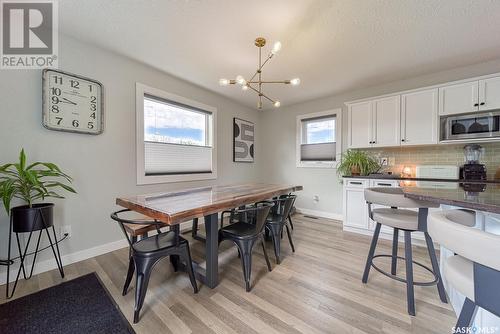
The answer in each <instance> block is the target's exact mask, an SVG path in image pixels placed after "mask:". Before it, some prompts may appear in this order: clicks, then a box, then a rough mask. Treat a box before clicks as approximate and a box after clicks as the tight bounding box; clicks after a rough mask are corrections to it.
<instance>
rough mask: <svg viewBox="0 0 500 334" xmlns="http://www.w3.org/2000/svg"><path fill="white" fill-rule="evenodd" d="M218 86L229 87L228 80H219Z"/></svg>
mask: <svg viewBox="0 0 500 334" xmlns="http://www.w3.org/2000/svg"><path fill="white" fill-rule="evenodd" d="M219 85H221V86H227V85H229V80H228V79H220V80H219Z"/></svg>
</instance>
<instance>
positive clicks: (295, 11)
mask: <svg viewBox="0 0 500 334" xmlns="http://www.w3.org/2000/svg"><path fill="white" fill-rule="evenodd" d="M59 20H60V28H59V29H60V32H62V33H64V34H66V35H69V36H73V37H75V38H78V39H80V40H83V41H87V42H90V43H93V44H96V45H98V46H100V47H103V48H105V49H109V50H112V51H114V52H117V53H120V54H123V55H125V56H128V57H130V58H133V59H135V60H138V61H140V62H143V63H146V64H148V65H150V66H153V67H155V68H157V69H159V70H162V71H164V72H167V73H169V74H172V75H174V76H176V77H179V78H182V79H184V80H187V81H189V82H192V83H195V84H197V85H199V86H202V87H205V88H207V89H209V90H212V91H214V92H217V93H220V94H222V95H225V96H227V97H229V98H231V99H233V100H236V101H238V102H239V103H241V104H244V105H247V106H250V107H253V108H255V106H256V102H257V97H256V95H255V94H254V93H253V92H251V91H246V92H243V91H242V90H241V89H240V88H239V87H235V86H229V87H220V86H219V84H218V80H219V78H222V77H224V78H234V77H236V75H238V74H241V75H243V76H244V77H247V78H248V77H249V76H251V75H252V74H253V72H254V71H255V69H256V67H257V48H256V47H255V46H254V44H253V41H254V39H255V37H257V36H263V37H265V38H267V40H268V41H269V43H268V46H269V48H268V50H270V48H271V47H272V42H273V41H276V40H280V41H281V42H282V44H283V48H282V50H281V51H280V53H279V54H278V55H277V56H276V57H274V58H273V59H272V61H271V62H270V63H269V64H268V65H266V67H265V68H264V71H263V78H264V79H269V80H273V79H274V80H276V79H277V80H282V79H291V78H294V77H300V79H301V85H300V86H298V87H293V86H289V85H286V86H285V85H273V86H267V87H266V89H265V91H266V92H267V93H268V95H270V96H271V97H273V98H275V99H277V100H280V101H281V103H282V106H286V105H291V104H295V103H298V102H303V101H306V100H311V99H315V98H319V97H323V96H327V95H333V94H337V93H341V92H345V91H348V90H352V89H358V88H364V87H368V86H373V85H377V84H383V83H387V82H391V81H395V80H399V79H404V78H408V77H412V76H417V75H422V74H427V73H431V72H435V71H440V70H446V69H450V68H455V67H459V66H465V65H469V64H474V63H480V62H484V61H488V60H492V59H498V58H500V43H499V36H500V24H498V22H500V1H498V0H476V1H473V0H426V1H422V0H377V1H375V0H338V1H335V0H273V1H269V0H253V1H244V0H191V1H189V0H184V1H182V0H170V1H165V0H141V1H139V0H107V1H102V0H85V1H81V0H61V1H59ZM266 52H267V50H266ZM265 107H270V105H269V104H267V105H266V104H265Z"/></svg>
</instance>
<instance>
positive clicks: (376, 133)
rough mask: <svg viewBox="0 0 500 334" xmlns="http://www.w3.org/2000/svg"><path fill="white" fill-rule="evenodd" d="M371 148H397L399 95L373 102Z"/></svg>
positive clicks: (398, 139) (398, 136)
mask: <svg viewBox="0 0 500 334" xmlns="http://www.w3.org/2000/svg"><path fill="white" fill-rule="evenodd" d="M372 103H373V111H372V126H373V130H372V133H373V135H372V147H385V146H399V144H400V130H399V127H400V108H401V102H400V95H396V96H389V97H385V98H382V99H377V100H373V102H372Z"/></svg>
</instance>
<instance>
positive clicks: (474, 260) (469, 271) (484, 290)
mask: <svg viewBox="0 0 500 334" xmlns="http://www.w3.org/2000/svg"><path fill="white" fill-rule="evenodd" d="M474 225H475V213H474V212H473V211H469V210H462V209H460V210H448V211H441V212H436V213H432V214H431V215H429V226H428V227H429V233H430V234H431V236H432V237H433V238H434V239H435V240H436V241H437V242H439V243H440V244H441V245H442V246H443V247H445V248H447V249H449V250H451V251H452V252H454V253H455V254H456V255H454V256H451V257H449V258H447V259H446V261H445V262H444V268H443V272H444V274H445V276H446V280H447V282H448V283H449V284H450V285H451V286H453V287H454V288H455V289H457V290H458V291H459V292H460V293H461V294H462V295H464V296H465V297H466V298H465V301H464V304H463V306H462V311H461V312H460V316H459V317H458V320H457V324H456V326H455V329H454V333H472V330H471V329H470V326H471V324H472V322H473V320H474V317H475V314H476V311H477V309H478V307H481V308H483V309H485V310H487V311H489V312H491V313H493V314H495V315H496V316H499V317H500V256H499V254H500V236H499V235H496V234H492V233H488V232H484V231H482V230H480V229H477V228H472V227H471V226H474Z"/></svg>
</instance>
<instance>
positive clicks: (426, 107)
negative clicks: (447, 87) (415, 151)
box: [401, 88, 438, 145]
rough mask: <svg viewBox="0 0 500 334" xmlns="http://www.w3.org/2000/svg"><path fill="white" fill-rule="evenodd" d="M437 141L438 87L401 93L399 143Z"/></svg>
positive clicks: (433, 142) (415, 143)
mask: <svg viewBox="0 0 500 334" xmlns="http://www.w3.org/2000/svg"><path fill="white" fill-rule="evenodd" d="M437 143H438V89H437V88H434V89H427V90H421V91H417V92H411V93H407V94H403V95H401V145H427V144H437Z"/></svg>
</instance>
